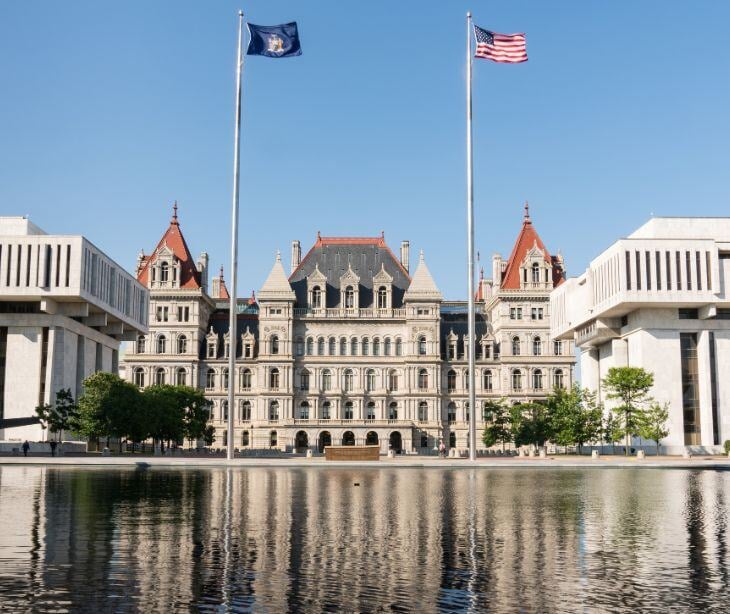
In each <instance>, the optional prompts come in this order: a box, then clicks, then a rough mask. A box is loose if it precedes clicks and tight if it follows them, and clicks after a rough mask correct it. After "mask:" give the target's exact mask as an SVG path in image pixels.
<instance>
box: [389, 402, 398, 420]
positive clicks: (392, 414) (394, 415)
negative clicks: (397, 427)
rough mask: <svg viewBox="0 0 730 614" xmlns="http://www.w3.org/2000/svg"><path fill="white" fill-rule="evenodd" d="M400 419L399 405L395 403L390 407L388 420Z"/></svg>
mask: <svg viewBox="0 0 730 614" xmlns="http://www.w3.org/2000/svg"><path fill="white" fill-rule="evenodd" d="M397 419H398V403H396V402H395V401H394V402H393V403H391V404H390V405H388V420H397Z"/></svg>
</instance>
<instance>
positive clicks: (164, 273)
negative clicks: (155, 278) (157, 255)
mask: <svg viewBox="0 0 730 614" xmlns="http://www.w3.org/2000/svg"><path fill="white" fill-rule="evenodd" d="M169 278H170V265H169V264H167V262H163V263H162V264H161V265H160V282H162V283H165V282H167V281H168V280H169Z"/></svg>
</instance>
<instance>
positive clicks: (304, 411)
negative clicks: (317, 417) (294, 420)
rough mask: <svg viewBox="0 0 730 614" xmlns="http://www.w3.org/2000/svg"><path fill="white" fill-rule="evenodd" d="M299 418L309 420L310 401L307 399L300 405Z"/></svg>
mask: <svg viewBox="0 0 730 614" xmlns="http://www.w3.org/2000/svg"><path fill="white" fill-rule="evenodd" d="M299 419H300V420H309V403H307V402H306V401H302V403H301V405H299Z"/></svg>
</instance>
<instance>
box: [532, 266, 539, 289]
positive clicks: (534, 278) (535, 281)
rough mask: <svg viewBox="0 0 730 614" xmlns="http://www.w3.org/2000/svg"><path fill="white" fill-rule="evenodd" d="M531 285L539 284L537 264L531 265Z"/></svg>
mask: <svg viewBox="0 0 730 614" xmlns="http://www.w3.org/2000/svg"><path fill="white" fill-rule="evenodd" d="M532 283H533V284H539V283H540V265H539V264H537V262H533V263H532Z"/></svg>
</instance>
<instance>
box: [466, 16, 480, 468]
mask: <svg viewBox="0 0 730 614" xmlns="http://www.w3.org/2000/svg"><path fill="white" fill-rule="evenodd" d="M471 38H472V25H471V12H469V13H467V14H466V228H467V250H468V252H469V256H468V260H469V264H468V268H469V282H468V284H467V292H468V295H469V315H468V321H469V332H468V334H469V340H468V343H467V354H468V358H469V460H471V461H475V460H476V459H477V420H476V414H477V408H476V394H475V390H474V387H475V386H474V382H475V377H474V344H475V341H476V335H475V330H474V328H475V326H474V324H475V322H474V319H475V318H474V168H473V164H474V161H473V147H472V130H471V67H472V55H473V54H472V47H471V44H472V43H471Z"/></svg>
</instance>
